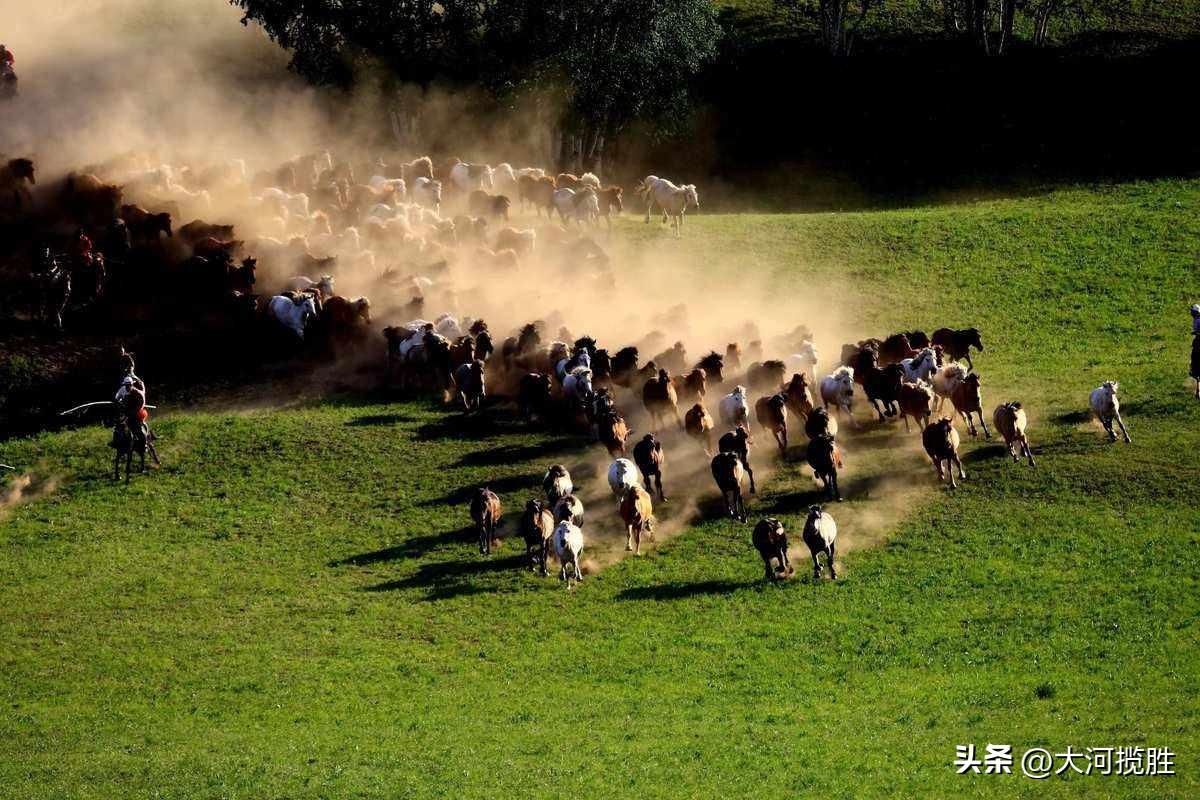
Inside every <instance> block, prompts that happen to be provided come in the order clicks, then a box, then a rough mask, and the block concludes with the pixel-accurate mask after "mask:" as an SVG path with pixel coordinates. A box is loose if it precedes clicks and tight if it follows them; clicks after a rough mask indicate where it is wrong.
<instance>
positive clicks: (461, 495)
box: [417, 473, 542, 508]
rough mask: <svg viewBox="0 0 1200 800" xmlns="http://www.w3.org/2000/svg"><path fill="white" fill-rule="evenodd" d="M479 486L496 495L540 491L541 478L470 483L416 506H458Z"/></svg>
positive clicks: (530, 475)
mask: <svg viewBox="0 0 1200 800" xmlns="http://www.w3.org/2000/svg"><path fill="white" fill-rule="evenodd" d="M481 486H486V487H487V488H489V489H491V490H492V491H493V492H495V493H496V494H507V493H508V492H521V491H530V490H533V491H540V489H541V487H542V476H541V475H540V474H538V475H535V474H533V473H526V474H523V475H508V476H506V477H503V478H494V479H492V480H485V481H480V482H478V483H472V484H470V485H469V486H463V487H462V488H459V489H455V490H454V491H452V492H448V493H446V494H444V495H442V496H441V497H434V498H431V499H429V500H422V501H421V502H420V503H418V504H417V505H420V506H422V507H425V508H428V507H430V506H444V505H458V504H460V503H466V502H468V501H469V500H470V499H471V498H472V497H473V496H474V495H475V490H476V489H478V488H480V487H481Z"/></svg>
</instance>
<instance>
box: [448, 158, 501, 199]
mask: <svg viewBox="0 0 1200 800" xmlns="http://www.w3.org/2000/svg"><path fill="white" fill-rule="evenodd" d="M472 170H473V171H474V174H472ZM495 176H496V172H495V170H493V169H492V168H491V167H489V166H488V165H487V164H464V163H462V162H459V163H458V164H455V165H454V166H453V167H451V168H450V182H451V183H453V184H454V185H455V186H456V187H458V188H459V189H461V190H462V191H464V192H469V191H471V190H472V189H491V188H492V187H493V186H495Z"/></svg>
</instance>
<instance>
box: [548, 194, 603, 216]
mask: <svg viewBox="0 0 1200 800" xmlns="http://www.w3.org/2000/svg"><path fill="white" fill-rule="evenodd" d="M551 199H552V200H553V201H554V207H555V208H556V209H558V215H559V217H561V218H562V221H563V222H566V221H567V220H569V219H573V220H575V221H576V222H578V223H579V224H580V225H582V224H584V223H591V222H595V221H596V218H597V217H599V216H600V199H599V198H598V197H596V193H595V192H594V191H592V190H591V189H580V190H579V191H576V190H574V189H566V188H563V189H555V190H554V194H553V195H551Z"/></svg>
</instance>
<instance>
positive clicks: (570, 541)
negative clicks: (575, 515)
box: [554, 520, 583, 589]
mask: <svg viewBox="0 0 1200 800" xmlns="http://www.w3.org/2000/svg"><path fill="white" fill-rule="evenodd" d="M554 554H555V555H556V556H558V563H559V564H562V567H561V568H560V569H559V571H558V579H559V580H562V581H566V582H567V588H568V589H570V588H571V577H572V576H574V578H575V580H576V581H581V580H583V575H582V573H580V571H579V559H580V558H581V557H582V556H583V531H581V530H580V529H579V526H578V525H575V524H574V523H571V522H569V521H567V520H563V521H562V522H560V523H558V527H556V528H555V529H554Z"/></svg>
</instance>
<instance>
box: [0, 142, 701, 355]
mask: <svg viewBox="0 0 1200 800" xmlns="http://www.w3.org/2000/svg"><path fill="white" fill-rule="evenodd" d="M41 177H44V176H41V175H38V174H37V173H36V170H35V164H34V162H33V161H32V160H31V159H28V158H8V157H5V156H0V227H3V235H2V236H0V273H3V278H4V279H5V282H6V283H7V284H8V285H9V286H10V287H11V289H12V291H10V292H9V295H8V297H7V298H6V300H7V301H8V302H9V304H10V305H12V306H13V308H14V309H17V308H18V307H19V306H20V300H21V298H25V300H26V302H25V308H27V309H28V311H29V316H30V317H32V318H33V319H34V320H35V321H37V322H40V323H43V324H45V325H46V326H48V327H51V328H54V329H57V330H60V331H61V330H63V329H64V327H65V326H66V325H68V324H71V322H72V321H74V320H82V319H85V318H89V319H96V320H100V321H101V323H103V322H104V321H105V320H109V321H112V320H120V319H128V318H136V319H139V320H145V319H148V318H156V319H158V320H159V321H161V322H162V323H164V324H169V325H177V324H178V323H179V322H180V321H181V320H180V317H183V318H184V319H185V320H187V321H192V322H195V321H204V322H205V323H209V322H220V323H221V324H224V325H226V326H228V327H235V326H238V325H243V324H244V323H246V322H248V321H254V320H259V319H264V320H267V321H269V322H271V323H273V326H274V327H275V328H277V329H278V330H280V331H282V332H284V333H285V334H290V335H293V336H295V338H297V339H303V338H304V337H305V335H306V333H307V332H308V331H309V328H310V326H311V324H312V323H313V322H321V321H322V319H323V317H328V318H329V319H330V320H332V321H333V322H332V325H331V326H330V325H324V326H317V327H318V328H319V329H328V328H330V327H332V328H335V329H344V328H346V327H347V326H350V327H353V326H355V325H357V324H359V323H360V322H366V321H368V320H369V313H368V311H367V307H368V305H369V301H367V300H366V297H368V296H374V295H386V296H387V297H388V299H389V300H390V299H391V298H394V297H397V296H400V295H407V296H406V297H404V298H403V300H404V301H405V302H407V303H411V304H413V305H414V308H413V309H412V310H415V311H418V312H419V311H420V310H421V309H420V308H419V305H420V303H421V302H422V301H423V300H424V299H425V298H426V297H428V296H429V295H430V294H431V292H430V291H429V290H430V289H431V288H435V289H436V284H437V283H438V282H439V277H440V276H441V275H443V274H444V273H446V272H447V271H448V270H449V269H451V268H457V267H467V268H470V269H472V270H474V271H476V272H477V273H478V274H479V276H480V278H481V280H484V279H486V280H494V279H496V278H498V277H502V276H504V275H511V274H512V273H514V272H515V271H516V270H517V269H519V268H520V267H521V266H522V265H523V263H524V262H525V261H526V260H528V259H529V258H531V257H532V256H533V254H534V252H535V250H536V251H537V257H538V258H539V259H541V260H542V261H543V262H544V263H555V262H559V263H562V264H564V265H568V266H569V267H570V268H571V269H572V270H576V271H582V272H584V274H585V275H586V276H587V277H588V279H589V280H590V282H591V283H592V285H594V286H600V287H602V286H606V285H610V284H611V283H612V281H613V277H612V273H611V270H610V267H609V259H608V256H607V253H605V251H604V248H603V247H601V246H600V245H599V244H598V243H597V242H596V240H595V238H594V237H593V235H592V233H593V232H594V231H595V230H596V225H597V224H599V223H600V222H601V221H602V220H607V221H608V223H609V226H610V228H611V224H612V216H613V215H615V214H619V213H621V211H622V210H623V207H624V199H623V198H624V191H623V189H622V187H620V186H614V185H603V184H602V183H601V181H600V179H599V178H598V177H597V176H596V175H594V174H592V173H584V174H583V175H581V176H575V175H572V174H568V173H561V174H558V175H557V176H551V175H548V174H547V173H546V172H545V170H543V169H541V168H535V167H525V168H519V169H514V168H513V167H512V166H510V165H509V164H500V165H498V166H496V167H492V166H489V165H485V164H477V163H466V162H462V161H460V160H458V159H451V160H449V161H446V162H443V163H442V164H441V165H439V166H438V167H437V168H436V169H435V167H434V162H433V159H431V158H430V157H428V156H422V157H418V158H415V159H413V160H411V161H405V160H403V159H389V160H385V159H383V158H382V157H374V158H361V159H358V160H354V159H338V158H335V157H334V156H333V155H332V154H331V153H330V152H328V151H322V152H320V153H315V154H310V155H306V156H301V157H297V158H294V159H291V160H289V161H287V162H285V163H283V164H282V165H280V166H277V167H272V168H268V169H265V170H261V171H259V172H256V173H254V172H250V171H248V170H247V167H246V164H245V162H244V161H242V160H239V159H230V160H226V161H222V162H218V163H158V162H156V161H154V160H152V159H150V158H149V157H148V156H146V155H145V154H141V153H130V154H125V155H122V156H119V157H117V158H113V159H109V160H107V161H105V162H101V163H98V164H93V165H89V166H87V167H85V168H83V169H80V170H76V171H74V172H71V173H68V174H66V175H63V176H61V177H56V178H54V179H53V180H51V181H49V182H46V181H41V182H39V180H38V178H41ZM635 191H636V193H637V194H638V195H639V196H641V197H643V198H644V199H645V200H646V208H647V219H649V212H650V210H651V209H653V208H661V209H662V212H663V221H664V222H666V221H667V220H668V219H670V220H672V221H674V223H675V228H676V230H678V227H679V225H680V224H681V222H682V215H683V214H684V212H685V211H686V210H687V209H689V208H697V207H698V206H699V198H698V195H697V192H696V188H695V186H693V185H687V186H683V187H677V186H675V185H674V184H672V183H671V182H670V181H666V180H664V179H660V178H657V177H654V176H648V177H647V178H646V179H645V180H644V181H642V182H639V184H638V185H637V187H636V190H635ZM518 203H519V204H520V206H521V207H523V208H530V209H532V210H533V211H534V212H535V214H536V217H535V219H538V223H537V225H536V227H528V228H515V227H511V226H510V225H509V224H508V223H509V221H510V210H511V209H512V208H514V207H515V206H516V205H517V204H518ZM543 215H544V217H545V219H544V222H543V221H542V220H541V219H540V218H541V217H542V216H543ZM188 219H190V220H191V221H189V222H186V223H184V224H180V223H181V222H183V221H184V220H188ZM214 220H215V221H214ZM232 220H237V225H236V228H235V225H234V224H232V223H231V221H232ZM333 275H340V276H342V279H341V280H340V281H339V283H340V285H342V286H347V285H349V286H350V287H351V288H356V289H357V290H358V293H360V294H361V296H360V297H357V298H355V297H343V298H335V296H334V295H333V293H332V288H333V285H332V280H330V279H329V278H328V276H333ZM305 276H313V277H315V278H316V279H317V280H316V281H314V282H313V283H315V284H317V285H316V286H313V285H307V286H297V285H294V283H295V281H296V279H297V278H301V279H303V278H304V277H305ZM322 276H325V277H324V278H323V277H322ZM264 285H266V286H267V288H268V289H270V291H269V292H268V293H266V294H259V293H258V292H259V289H260V288H261V287H262V286H264ZM280 298H284V299H286V300H290V301H291V304H292V305H291V307H289V306H288V305H286V304H285V303H284V302H283V300H281V299H280ZM331 300H333V306H332V308H330V309H329V312H328V314H327V313H326V311H325V306H326V305H327V304H328V303H329V302H330V301H331ZM342 332H343V333H344V332H345V331H344V330H343V331H342Z"/></svg>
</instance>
